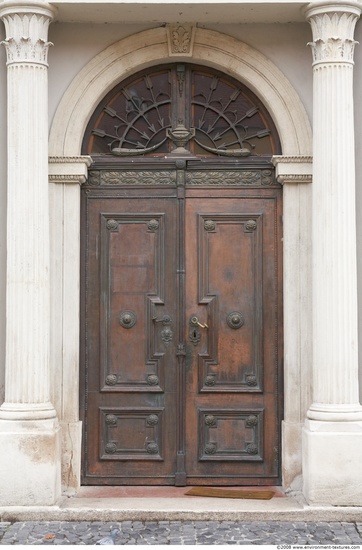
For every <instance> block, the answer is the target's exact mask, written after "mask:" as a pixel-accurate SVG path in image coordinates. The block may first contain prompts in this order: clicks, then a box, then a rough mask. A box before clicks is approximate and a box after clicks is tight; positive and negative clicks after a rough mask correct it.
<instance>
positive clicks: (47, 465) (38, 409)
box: [0, 0, 59, 504]
mask: <svg viewBox="0 0 362 550" xmlns="http://www.w3.org/2000/svg"><path fill="white" fill-rule="evenodd" d="M53 15H54V11H53V10H52V8H51V7H50V6H49V5H48V4H47V3H45V2H43V1H41V0H38V1H34V0H24V1H22V2H13V1H12V0H6V1H5V2H2V3H1V4H0V17H1V19H2V20H3V22H4V24H5V30H6V39H5V40H4V42H3V44H4V46H5V48H6V52H7V68H8V71H7V79H8V98H7V99H8V188H7V193H8V206H7V290H6V292H7V294H6V302H7V303H6V331H7V334H6V372H5V403H3V405H2V406H1V408H0V442H1V448H2V453H1V455H2V456H3V458H0V469H1V474H2V475H0V479H1V481H0V489H1V490H0V495H1V496H0V503H6V504H50V503H53V502H54V501H55V499H56V498H57V496H58V494H59V480H58V478H59V464H58V462H59V434H58V432H59V427H58V422H57V419H56V413H55V409H54V407H53V405H52V404H51V402H50V369H49V323H50V316H49V297H50V294H49V288H50V287H49V206H48V204H49V198H48V87H47V68H48V65H47V55H48V48H49V45H50V44H49V42H48V40H47V36H48V27H49V23H50V21H51V20H52V18H53ZM15 469H16V470H17V478H16V480H15V482H14V477H13V473H14V470H15ZM14 483H15V486H14ZM10 484H11V485H10ZM8 485H9V487H8ZM7 489H8V490H7ZM14 489H15V490H14Z"/></svg>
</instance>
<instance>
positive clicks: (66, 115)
mask: <svg viewBox="0 0 362 550" xmlns="http://www.w3.org/2000/svg"><path fill="white" fill-rule="evenodd" d="M167 36H168V34H167V29H166V28H165V27H159V28H156V29H151V30H147V31H143V32H140V33H138V34H135V35H132V36H130V37H127V38H125V39H123V40H120V41H119V42H116V43H115V44H113V45H111V46H109V47H108V48H106V49H105V50H104V51H102V52H101V53H100V54H98V55H97V56H96V57H95V58H94V59H92V60H91V61H90V62H89V63H88V64H87V65H86V66H85V67H84V68H83V69H82V70H81V71H80V73H79V74H78V75H77V76H76V77H75V78H74V80H73V81H72V83H71V84H70V86H69V88H68V89H67V91H66V92H65V94H64V96H63V98H62V100H61V101H60V103H59V106H58V109H57V111H56V114H55V117H54V120H53V124H52V127H51V132H50V142H49V154H50V155H51V156H77V155H79V154H80V151H81V144H82V140H83V136H84V132H85V128H86V125H87V123H88V120H89V118H90V116H91V114H92V113H93V111H94V109H95V108H96V106H97V105H98V103H99V102H100V101H101V99H102V97H104V96H105V95H106V93H108V92H109V91H110V90H111V89H112V88H113V87H114V86H115V85H116V84H117V83H118V82H120V81H121V80H123V79H125V78H126V77H128V76H129V75H130V74H132V73H134V72H135V71H138V70H141V69H143V68H146V67H149V66H151V65H156V64H160V63H165V62H166V61H168V60H172V61H189V62H193V63H200V64H202V65H207V66H210V67H214V68H215V69H218V70H220V71H222V72H226V73H228V74H230V75H231V76H233V77H234V78H236V79H237V80H239V81H241V82H243V83H244V84H245V85H246V86H248V87H249V88H250V89H251V90H253V92H254V93H255V94H256V95H257V96H258V97H259V98H260V99H261V101H262V102H263V103H264V105H265V106H266V108H267V109H268V110H269V113H270V114H271V116H272V117H273V119H274V123H275V124H276V127H277V130H278V133H279V137H280V140H281V144H282V150H283V155H310V154H311V152H312V134H311V128H310V123H309V119H308V116H307V114H306V111H305V109H304V106H303V104H302V102H301V100H300V98H299V96H298V94H297V93H296V91H295V90H294V88H293V87H292V85H291V84H290V82H289V81H288V80H287V78H286V77H285V76H284V75H283V73H282V72H281V71H280V70H279V69H278V68H277V67H276V66H275V65H274V63H272V62H271V61H270V60H269V59H267V58H266V57H265V56H264V55H263V54H261V53H260V52H258V51H257V50H255V49H254V48H251V47H250V46H248V45H247V44H244V43H243V42H240V41H239V40H237V39H235V38H232V37H230V36H227V35H225V34H222V33H219V32H216V31H211V30H207V29H199V28H196V29H194V43H193V50H192V57H190V54H186V55H182V54H180V55H176V56H175V54H172V55H170V52H169V43H168V38H167Z"/></svg>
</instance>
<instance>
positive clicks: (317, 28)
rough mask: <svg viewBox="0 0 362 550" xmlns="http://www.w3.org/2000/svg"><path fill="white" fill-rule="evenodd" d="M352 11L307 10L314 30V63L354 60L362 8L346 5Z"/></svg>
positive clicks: (312, 44) (310, 43)
mask: <svg viewBox="0 0 362 550" xmlns="http://www.w3.org/2000/svg"><path fill="white" fill-rule="evenodd" d="M345 7H346V9H348V8H350V9H351V11H350V12H349V13H348V12H339V11H331V12H327V13H317V8H311V9H310V10H307V12H306V15H307V18H308V19H309V22H310V24H311V27H312V31H313V42H309V43H308V45H309V46H311V48H312V53H313V61H314V63H320V62H347V63H352V62H353V54H354V47H355V45H356V44H357V42H356V41H355V40H354V39H353V35H354V28H355V25H356V22H357V19H358V17H359V12H360V8H359V7H356V6H352V5H351V6H348V5H346V6H345Z"/></svg>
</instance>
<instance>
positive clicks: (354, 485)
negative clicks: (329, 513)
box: [303, 419, 362, 506]
mask: <svg viewBox="0 0 362 550" xmlns="http://www.w3.org/2000/svg"><path fill="white" fill-rule="evenodd" d="M361 462H362V422H361V421H359V422H321V421H317V420H309V419H307V420H306V421H305V425H304V428H303V493H304V496H305V498H306V500H307V502H308V503H309V504H311V505H324V506H326V505H331V506H362V468H361Z"/></svg>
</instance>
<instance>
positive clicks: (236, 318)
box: [226, 311, 245, 329]
mask: <svg viewBox="0 0 362 550" xmlns="http://www.w3.org/2000/svg"><path fill="white" fill-rule="evenodd" d="M226 322H227V324H228V326H229V327H230V328H233V329H237V328H240V327H242V326H243V324H244V322H245V321H244V317H243V314H242V313H241V311H232V312H231V313H229V315H228V316H227V317H226Z"/></svg>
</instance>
